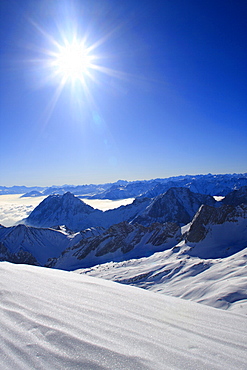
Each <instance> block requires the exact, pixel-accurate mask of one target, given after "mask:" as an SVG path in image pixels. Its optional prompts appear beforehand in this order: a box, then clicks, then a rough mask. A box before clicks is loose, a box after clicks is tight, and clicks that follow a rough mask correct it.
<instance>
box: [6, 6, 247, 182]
mask: <svg viewBox="0 0 247 370" xmlns="http://www.w3.org/2000/svg"><path fill="white" fill-rule="evenodd" d="M246 19H247V2H246V1H244V0H222V1H221V0H220V1H219V0H202V1H198V0H189V1H186V0H163V1H158V0H155V1H153V0H125V1H122V0H111V1H110V0H109V1H107V0H98V1H94V0H90V1H89V0H88V1H83V0H81V1H71V0H70V1H64V0H59V1H53V0H44V1H41V0H16V1H14V0H1V2H0V28H1V29H0V32H1V81H0V89H1V91H0V98H1V110H0V114H1V117H0V118H1V134H0V185H6V186H11V185H23V184H24V185H30V186H31V185H44V186H46V185H52V184H56V185H62V184H86V183H105V182H112V181H116V180H118V179H125V180H138V179H139V180H140V179H151V178H157V177H169V176H174V175H182V174H199V173H209V172H211V173H233V172H237V173H238V172H239V173H240V172H246V171H247V41H246V40H247V26H246ZM75 32H76V37H77V39H78V40H79V39H84V38H85V37H86V45H87V46H88V47H90V46H92V45H93V50H92V51H91V54H92V55H94V56H96V57H97V59H96V62H95V63H96V64H97V65H98V66H99V70H95V69H91V70H90V73H91V77H90V76H89V77H88V76H85V83H84V84H81V83H80V81H78V80H77V81H76V83H75V86H72V83H71V82H70V81H67V82H66V83H65V84H64V86H63V89H61V91H60V95H59V97H58V99H57V101H55V100H56V99H55V94H56V91H57V90H58V88H59V83H60V82H61V76H58V77H55V70H52V68H50V67H49V68H48V67H47V65H48V62H49V60H50V59H49V58H51V57H50V54H49V53H50V52H54V50H55V45H54V42H57V43H58V44H59V45H62V43H63V40H64V39H67V40H71V38H72V34H73V33H75ZM98 41H99V42H98ZM52 72H54V74H52ZM105 72H107V73H105ZM59 78H60V80H59Z"/></svg>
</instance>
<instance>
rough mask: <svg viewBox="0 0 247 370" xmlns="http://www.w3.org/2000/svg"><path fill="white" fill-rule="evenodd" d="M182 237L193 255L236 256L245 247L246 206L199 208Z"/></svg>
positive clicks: (246, 235)
mask: <svg viewBox="0 0 247 370" xmlns="http://www.w3.org/2000/svg"><path fill="white" fill-rule="evenodd" d="M184 238H185V240H186V241H187V242H188V243H189V245H190V246H191V247H192V249H191V252H190V254H191V255H194V256H199V257H202V258H218V257H226V256H228V255H231V254H233V253H236V252H237V251H239V250H241V249H243V248H244V247H247V204H241V205H239V206H235V207H234V206H231V205H222V206H221V207H220V208H214V207H210V206H206V205H202V206H201V208H200V209H199V211H198V212H197V214H196V215H195V217H194V218H193V221H192V222H191V225H190V228H189V230H188V231H187V232H186V233H185V235H184Z"/></svg>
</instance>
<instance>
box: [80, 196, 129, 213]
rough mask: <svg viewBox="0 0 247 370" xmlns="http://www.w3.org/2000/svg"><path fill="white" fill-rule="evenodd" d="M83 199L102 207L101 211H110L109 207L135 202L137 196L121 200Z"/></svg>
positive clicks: (87, 202)
mask: <svg viewBox="0 0 247 370" xmlns="http://www.w3.org/2000/svg"><path fill="white" fill-rule="evenodd" d="M82 200H83V202H85V203H86V204H88V205H89V206H91V207H93V208H96V209H100V210H101V211H108V210H109V209H115V208H118V207H121V206H127V205H128V204H131V203H133V201H134V200H135V198H126V199H119V200H110V199H87V198H82Z"/></svg>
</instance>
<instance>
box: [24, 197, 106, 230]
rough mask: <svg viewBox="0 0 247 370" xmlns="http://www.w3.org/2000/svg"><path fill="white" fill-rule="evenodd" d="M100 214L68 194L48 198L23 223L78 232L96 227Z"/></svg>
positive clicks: (100, 212)
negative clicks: (65, 228) (58, 227)
mask: <svg viewBox="0 0 247 370" xmlns="http://www.w3.org/2000/svg"><path fill="white" fill-rule="evenodd" d="M102 213H103V212H102V211H100V210H96V209H94V208H92V207H90V206H89V205H87V204H86V203H84V202H83V201H82V200H80V199H79V198H77V197H75V196H74V195H73V194H71V193H69V192H68V193H65V194H63V195H50V196H48V197H47V198H46V199H44V200H43V201H42V202H41V203H40V204H39V205H38V206H37V207H36V208H35V209H34V210H33V211H32V212H31V214H30V215H29V216H28V217H27V218H26V220H25V223H26V224H27V225H30V226H38V227H53V226H56V225H66V226H67V227H68V228H69V229H72V230H74V231H79V230H82V229H84V228H87V227H89V226H92V224H93V226H94V225H95V224H96V225H97V221H98V219H99V218H100V216H101V215H102Z"/></svg>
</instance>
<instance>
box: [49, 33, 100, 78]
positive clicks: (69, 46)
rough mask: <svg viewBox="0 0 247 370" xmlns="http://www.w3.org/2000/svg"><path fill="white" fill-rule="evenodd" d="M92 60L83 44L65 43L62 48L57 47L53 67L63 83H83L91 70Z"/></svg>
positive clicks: (76, 42)
mask: <svg viewBox="0 0 247 370" xmlns="http://www.w3.org/2000/svg"><path fill="white" fill-rule="evenodd" d="M92 59H93V57H92V56H90V55H89V52H88V49H87V48H86V46H85V45H84V43H83V42H79V41H77V40H74V41H73V42H72V43H68V42H66V43H65V45H64V46H61V45H59V50H58V52H57V53H56V54H55V56H54V61H53V67H54V68H55V73H56V74H57V75H59V76H60V77H61V78H62V79H63V80H64V82H67V81H68V80H71V81H73V82H75V81H76V80H79V81H81V82H84V79H85V76H86V75H88V74H89V69H90V68H92Z"/></svg>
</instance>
